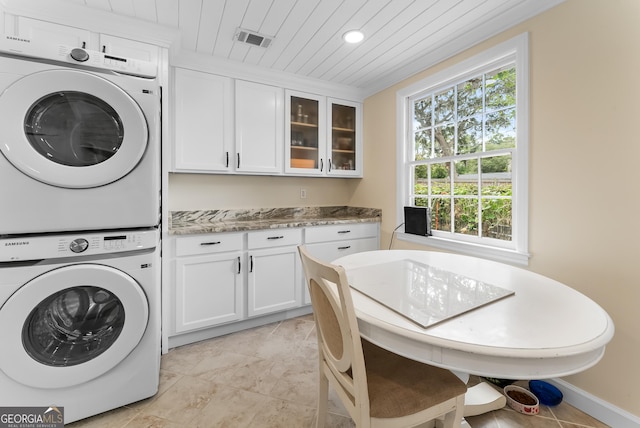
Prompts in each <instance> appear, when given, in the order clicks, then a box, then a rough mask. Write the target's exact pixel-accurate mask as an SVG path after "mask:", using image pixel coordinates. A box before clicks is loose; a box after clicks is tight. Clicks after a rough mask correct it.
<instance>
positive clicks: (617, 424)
mask: <svg viewBox="0 0 640 428" xmlns="http://www.w3.org/2000/svg"><path fill="white" fill-rule="evenodd" d="M547 382H549V383H551V384H553V385H555V386H556V388H558V389H559V390H560V391H562V395H564V401H566V402H567V403H569V404H571V405H572V406H573V407H575V408H577V409H579V410H581V411H583V412H584V413H587V414H588V415H591V416H593V417H594V418H596V419H597V420H599V421H600V422H603V423H605V424H607V425H609V426H610V427H614V428H640V418H639V417H638V416H635V415H633V414H631V413H629V412H627V411H626V410H623V409H621V408H619V407H616V406H614V405H613V404H611V403H608V402H606V401H604V400H602V399H600V398H598V397H596V396H595V395H592V394H590V393H588V392H587V391H584V390H582V389H580V388H577V387H575V386H573V385H572V384H570V383H568V382H565V381H564V380H562V379H548V380H547Z"/></svg>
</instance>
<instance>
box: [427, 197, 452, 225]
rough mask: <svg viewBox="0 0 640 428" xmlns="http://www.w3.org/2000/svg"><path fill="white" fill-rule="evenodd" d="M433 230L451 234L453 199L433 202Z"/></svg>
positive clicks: (433, 200)
mask: <svg viewBox="0 0 640 428" xmlns="http://www.w3.org/2000/svg"><path fill="white" fill-rule="evenodd" d="M431 201H432V202H431V229H433V230H442V231H445V232H451V199H449V198H433V199H432V200H431Z"/></svg>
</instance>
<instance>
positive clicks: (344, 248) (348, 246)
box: [338, 245, 351, 250]
mask: <svg viewBox="0 0 640 428" xmlns="http://www.w3.org/2000/svg"><path fill="white" fill-rule="evenodd" d="M349 248H351V245H347V246H346V247H338V250H348V249H349Z"/></svg>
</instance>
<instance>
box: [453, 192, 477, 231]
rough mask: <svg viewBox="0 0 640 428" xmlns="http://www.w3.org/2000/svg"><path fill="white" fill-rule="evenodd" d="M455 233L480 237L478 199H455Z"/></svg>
mask: <svg viewBox="0 0 640 428" xmlns="http://www.w3.org/2000/svg"><path fill="white" fill-rule="evenodd" d="M454 210H455V227H454V232H456V233H462V234H464V235H475V236H477V235H478V198H464V199H463V198H455V199H454Z"/></svg>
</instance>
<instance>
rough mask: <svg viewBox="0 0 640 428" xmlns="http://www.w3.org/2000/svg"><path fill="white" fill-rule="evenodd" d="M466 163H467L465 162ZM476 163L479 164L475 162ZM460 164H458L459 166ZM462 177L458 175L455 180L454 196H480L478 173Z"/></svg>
mask: <svg viewBox="0 0 640 428" xmlns="http://www.w3.org/2000/svg"><path fill="white" fill-rule="evenodd" d="M463 162H465V161H463ZM474 162H477V161H476V160H474ZM458 163H460V162H456V167H457V166H458V165H457V164H458ZM477 171H478V170H477V169H476V172H475V174H467V175H461V174H458V176H457V177H455V178H454V180H453V194H454V195H460V196H478V173H477Z"/></svg>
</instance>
